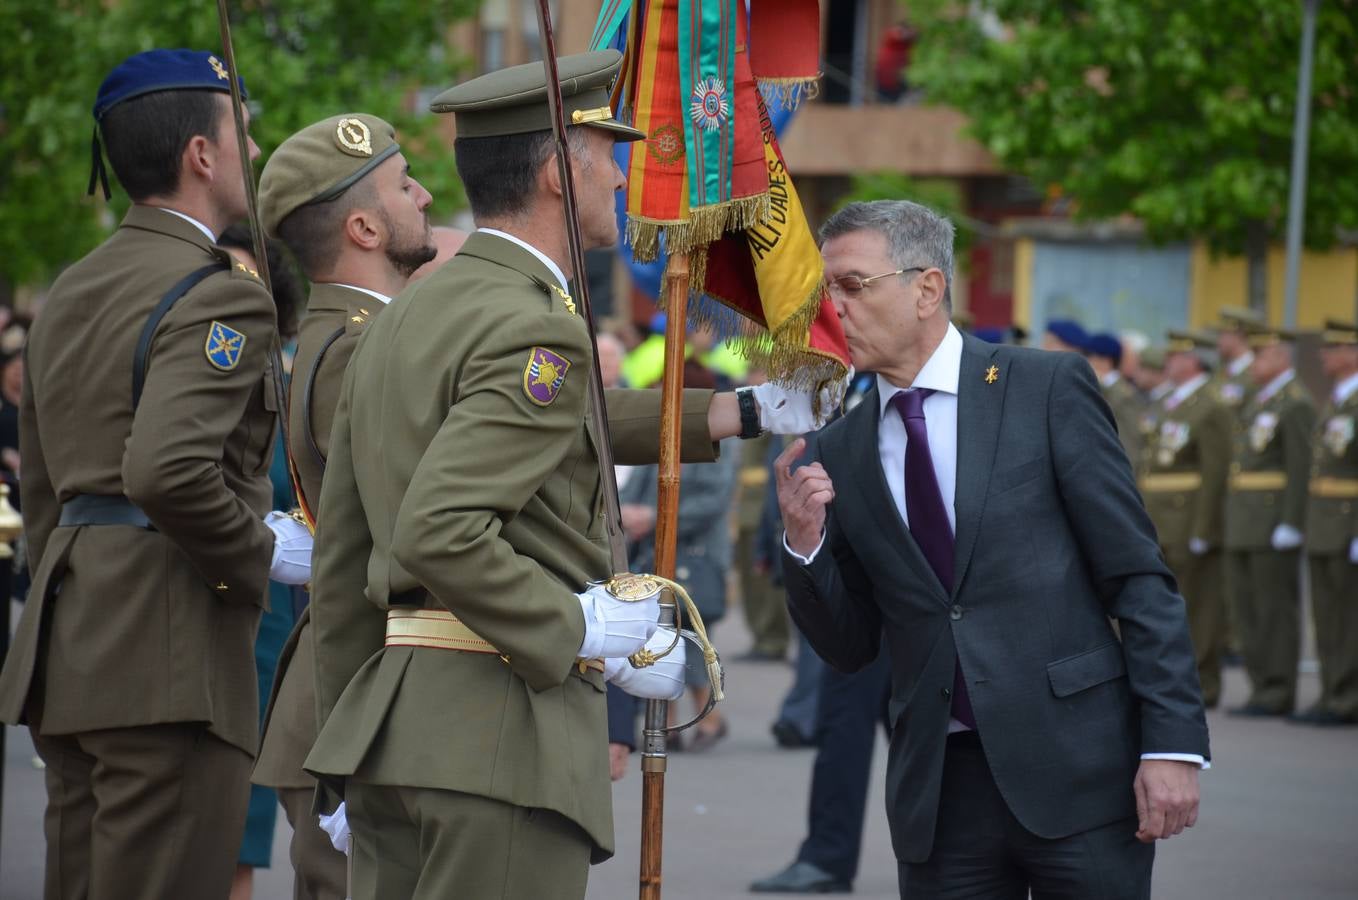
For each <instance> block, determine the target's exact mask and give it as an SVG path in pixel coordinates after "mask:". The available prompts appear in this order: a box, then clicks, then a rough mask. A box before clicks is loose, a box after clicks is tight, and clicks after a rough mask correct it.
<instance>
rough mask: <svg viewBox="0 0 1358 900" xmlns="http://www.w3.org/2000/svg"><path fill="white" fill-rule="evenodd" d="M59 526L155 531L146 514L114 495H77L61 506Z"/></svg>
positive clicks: (119, 496) (125, 499)
mask: <svg viewBox="0 0 1358 900" xmlns="http://www.w3.org/2000/svg"><path fill="white" fill-rule="evenodd" d="M57 525H58V526H59V527H66V526H73V525H130V526H132V527H133V528H145V529H146V530H147V531H155V526H153V525H152V524H151V520H150V519H148V518H147V517H146V513H144V512H142V511H141V510H140V509H139V508H138V507H137V506H136V505H135V504H134V503H133V502H132V501H131V500H129V499H127V498H126V497H124V496H121V495H116V496H115V495H112V494H76V495H75V496H74V497H72V498H71V499H69V500H67V501H66V502H65V503H63V504H61V519H60V520H59V521H58V522H57Z"/></svg>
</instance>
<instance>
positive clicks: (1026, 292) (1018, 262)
mask: <svg viewBox="0 0 1358 900" xmlns="http://www.w3.org/2000/svg"><path fill="white" fill-rule="evenodd" d="M1033 255H1034V254H1033V239H1032V238H1019V239H1018V240H1016V241H1014V309H1013V312H1012V313H1011V314H1010V319H1009V320H1010V321H1011V322H1017V323H1018V324H1020V325H1022V326H1023V327H1024V328H1031V327H1032V322H1033Z"/></svg>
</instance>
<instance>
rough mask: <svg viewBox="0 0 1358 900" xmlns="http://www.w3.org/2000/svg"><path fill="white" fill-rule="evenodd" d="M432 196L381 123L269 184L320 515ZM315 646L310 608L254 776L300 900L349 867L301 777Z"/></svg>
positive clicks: (280, 154)
mask: <svg viewBox="0 0 1358 900" xmlns="http://www.w3.org/2000/svg"><path fill="white" fill-rule="evenodd" d="M431 200H432V197H430V195H429V192H428V191H426V190H425V189H424V188H423V187H421V186H420V184H419V182H417V181H415V180H414V179H412V178H411V177H410V172H409V165H408V164H407V162H406V159H405V156H404V155H402V153H401V148H400V145H399V144H397V143H396V132H395V130H394V129H393V128H392V127H391V125H389V124H388V123H386V122H384V121H382V120H381V119H379V118H377V117H375V116H369V115H364V114H362V113H351V114H348V115H342V116H332V117H330V118H328V119H324V120H322V121H320V122H317V123H315V124H313V125H310V126H308V127H306V128H304V129H302V130H301V131H299V132H298V133H297V134H295V135H293V136H292V137H290V138H288V139H287V140H286V141H284V142H283V143H282V144H280V145H279V147H278V149H277V150H275V151H274V153H273V155H272V156H271V157H270V158H269V162H268V165H266V166H265V167H264V174H263V176H262V177H261V179H260V200H259V202H260V217H261V219H262V220H263V224H264V228H265V230H266V231H267V232H268V233H269V235H270V236H271V237H277V238H279V239H281V240H282V241H283V242H284V243H285V244H287V246H288V248H289V249H290V250H291V251H292V253H293V255H294V256H295V257H296V258H297V260H298V262H299V263H300V264H301V266H302V268H303V270H304V271H305V272H306V276H307V278H308V279H310V281H311V301H310V303H309V304H308V305H307V313H306V316H305V317H304V318H303V319H302V323H301V333H300V336H299V339H298V344H297V356H296V359H295V361H294V363H293V379H292V383H291V388H290V391H291V400H290V402H289V410H290V424H291V426H292V427H291V428H290V429H289V435H288V437H289V441H290V443H291V446H290V448H289V449H290V451H291V455H292V459H293V463H294V466H295V467H296V472H297V477H298V481H299V482H300V487H301V491H302V494H303V496H304V497H305V499H306V501H307V504H308V508H309V510H310V512H311V514H312V516H313V517H317V518H318V517H319V515H320V509H319V507H318V502H319V500H320V496H321V476H322V475H323V474H324V473H325V459H326V452H327V449H328V448H329V445H330V426H331V423H332V421H333V420H334V414H335V405H336V404H337V403H338V401H339V391H340V382H341V381H342V380H343V378H344V371H345V368H346V367H347V366H348V364H349V357H350V356H352V355H353V352H354V347H355V345H357V343H358V338H359V335H361V334H362V333H363V330H364V328H365V327H366V326H367V324H368V322H369V321H371V319H372V318H373V317H374V316H376V315H377V314H378V313H380V312H381V311H382V310H383V309H385V308H386V305H387V304H388V303H390V302H391V298H392V296H393V295H395V294H398V293H400V291H401V290H402V289H403V288H404V287H405V285H406V282H407V281H408V280H409V278H410V275H411V273H413V272H414V271H415V270H416V269H417V268H419V266H421V265H422V264H423V263H425V262H427V261H428V260H430V259H432V258H433V256H434V252H435V248H434V245H433V238H432V235H431V232H430V228H429V221H428V217H427V216H426V214H425V209H426V208H427V207H428V205H429V203H430V201H431ZM314 656H315V646H314V642H313V640H312V633H311V628H310V614H309V611H308V610H303V612H302V615H301V617H300V618H299V619H298V621H297V625H296V627H295V628H294V629H293V633H292V635H291V636H290V637H289V639H288V643H287V646H285V647H284V648H283V654H282V656H281V657H280V658H279V662H278V674H277V676H276V677H275V679H274V685H273V693H272V695H271V697H270V702H269V708H268V711H267V713H266V715H265V724H264V738H263V743H262V744H261V745H260V750H259V760H258V762H257V763H256V764H255V771H254V781H255V782H256V783H257V784H263V785H267V786H269V787H273V788H276V789H277V790H278V797H279V802H280V803H282V805H283V808H284V810H286V812H287V815H288V821H289V822H290V823H291V824H292V828H293V836H292V865H293V872H294V882H293V883H294V893H293V895H294V897H295V898H297V900H313V898H315V900H343V897H344V896H345V888H346V876H347V867H346V864H345V858H344V854H343V853H341V852H339V851H338V850H336V849H335V848H334V847H333V846H331V843H330V838H329V837H328V836H327V835H326V834H325V832H324V831H322V830H321V828H320V826H319V825H318V824H317V821H316V815H315V813H314V812H313V809H312V806H313V799H314V798H313V795H314V793H315V786H316V781H315V779H314V778H312V776H310V775H308V774H307V773H306V772H305V771H303V770H302V762H303V760H305V759H306V755H307V753H308V752H309V751H310V750H311V745H312V744H313V743H315V740H316V691H315V682H314V671H313V669H314V663H313V660H314Z"/></svg>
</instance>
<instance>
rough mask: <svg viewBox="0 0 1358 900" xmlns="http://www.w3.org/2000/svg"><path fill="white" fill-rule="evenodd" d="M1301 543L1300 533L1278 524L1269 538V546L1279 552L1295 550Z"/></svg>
mask: <svg viewBox="0 0 1358 900" xmlns="http://www.w3.org/2000/svg"><path fill="white" fill-rule="evenodd" d="M1301 542H1302V533H1301V532H1300V531H1299V530H1298V529H1296V528H1294V527H1292V526H1291V525H1288V524H1285V523H1279V525H1278V526H1277V527H1276V528H1274V529H1273V534H1272V535H1271V536H1270V538H1269V544H1271V545H1272V546H1273V549H1274V550H1279V551H1282V550H1295V549H1297V548H1298V547H1300V546H1301Z"/></svg>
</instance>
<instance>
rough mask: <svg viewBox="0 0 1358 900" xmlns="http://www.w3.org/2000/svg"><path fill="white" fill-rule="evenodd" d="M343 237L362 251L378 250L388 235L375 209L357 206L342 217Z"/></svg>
mask: <svg viewBox="0 0 1358 900" xmlns="http://www.w3.org/2000/svg"><path fill="white" fill-rule="evenodd" d="M344 237H345V238H346V239H347V240H348V241H349V242H350V243H352V244H353V245H354V246H356V247H359V248H360V249H363V250H380V249H381V248H382V242H383V241H385V240H386V239H387V238H388V237H389V235H388V234H387V229H386V224H385V223H384V222H382V221H381V216H379V215H378V214H377V210H375V209H367V208H365V207H362V206H359V207H355V208H354V209H351V210H349V214H348V215H347V216H345V217H344Z"/></svg>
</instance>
